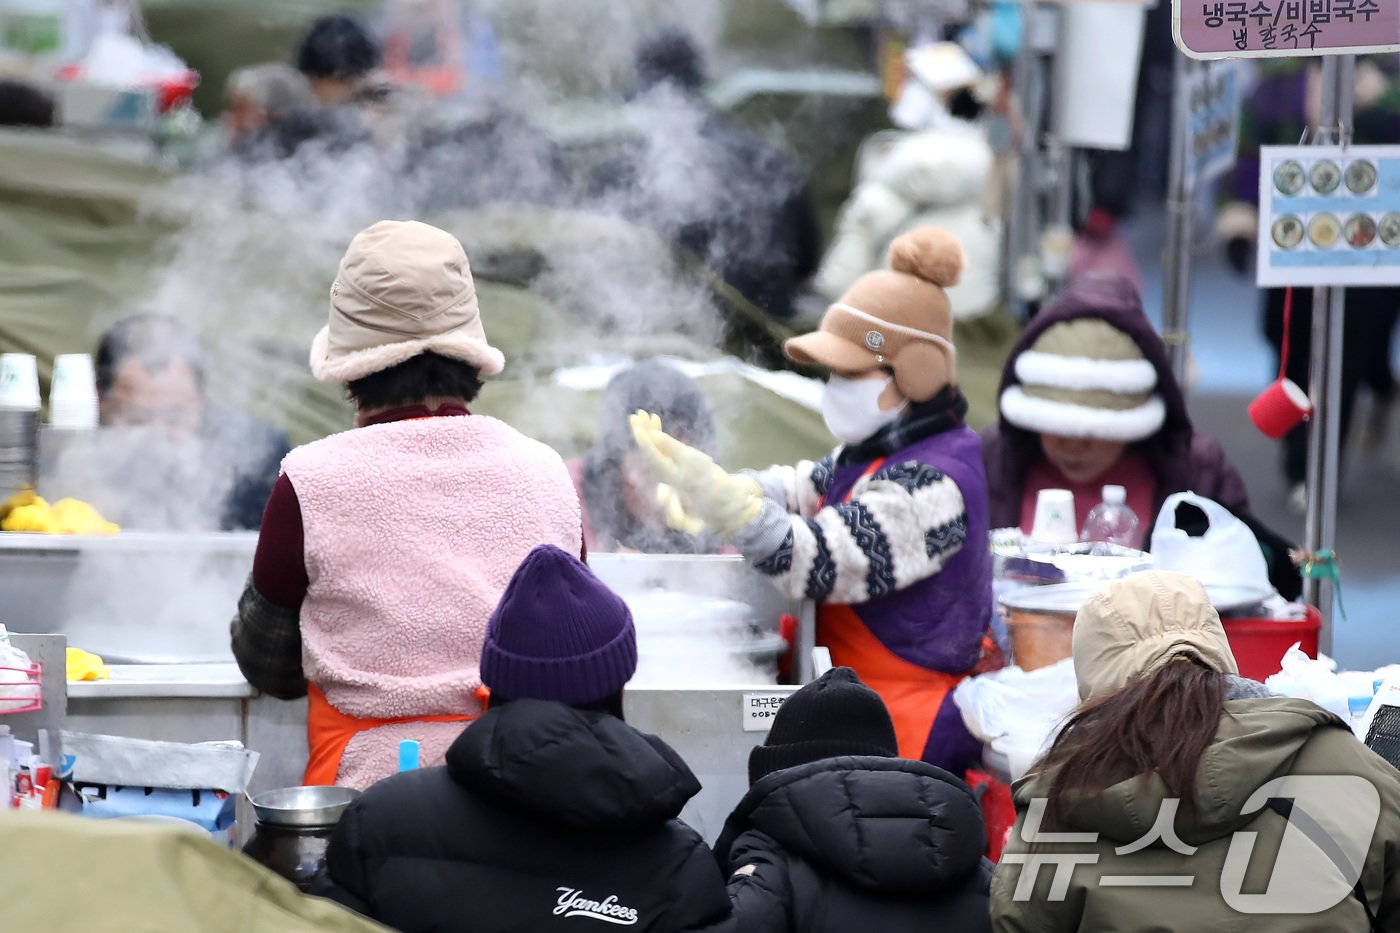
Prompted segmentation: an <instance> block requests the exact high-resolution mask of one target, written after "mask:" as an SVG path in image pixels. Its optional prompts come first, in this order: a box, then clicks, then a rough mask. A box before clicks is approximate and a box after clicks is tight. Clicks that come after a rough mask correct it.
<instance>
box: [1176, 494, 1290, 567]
mask: <svg viewBox="0 0 1400 933" xmlns="http://www.w3.org/2000/svg"><path fill="white" fill-rule="evenodd" d="M1182 503H1189V504H1190V505H1194V506H1195V507H1196V508H1198V509H1200V510H1201V511H1202V512H1204V513H1205V515H1206V521H1207V522H1208V523H1209V527H1208V528H1207V529H1206V533H1205V534H1204V535H1202V536H1200V537H1199V538H1196V537H1192V536H1191V535H1188V534H1187V533H1186V532H1184V531H1182V530H1181V529H1180V528H1178V527H1176V507H1177V506H1178V505H1181V504H1182ZM1152 557H1153V560H1154V562H1155V563H1156V567H1157V569H1158V570H1166V571H1170V572H1173V573H1184V574H1187V575H1189V576H1193V577H1195V578H1196V579H1197V580H1200V581H1201V582H1202V583H1204V584H1205V585H1206V586H1232V587H1234V586H1246V587H1262V588H1263V589H1265V590H1268V591H1272V590H1273V586H1272V585H1271V584H1270V583H1269V565H1268V563H1267V562H1266V561H1265V560H1264V552H1263V551H1261V550H1260V549H1259V539H1258V538H1256V537H1255V536H1254V532H1252V531H1250V530H1249V526H1248V525H1246V524H1245V523H1244V522H1242V521H1240V520H1239V519H1238V518H1236V517H1235V516H1234V515H1233V514H1232V513H1231V512H1230V510H1229V509H1227V508H1225V506H1223V505H1221V504H1220V503H1219V502H1216V501H1215V500H1213V499H1207V498H1206V497H1205V496H1198V495H1196V494H1195V493H1194V492H1179V493H1176V494H1175V495H1172V496H1168V497H1167V501H1166V502H1164V503H1162V511H1160V512H1158V513H1157V524H1156V526H1155V527H1154V528H1153V529H1152Z"/></svg>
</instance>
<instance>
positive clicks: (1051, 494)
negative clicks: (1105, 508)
mask: <svg viewBox="0 0 1400 933" xmlns="http://www.w3.org/2000/svg"><path fill="white" fill-rule="evenodd" d="M1077 526H1078V522H1077V521H1076V519H1075V514H1074V493H1072V492H1070V491H1069V490H1068V489H1042V490H1040V492H1039V493H1037V494H1036V498H1035V526H1034V527H1033V528H1032V529H1031V540H1032V541H1034V542H1035V543H1037V544H1075V543H1077V542H1078V541H1079V528H1078V527H1077Z"/></svg>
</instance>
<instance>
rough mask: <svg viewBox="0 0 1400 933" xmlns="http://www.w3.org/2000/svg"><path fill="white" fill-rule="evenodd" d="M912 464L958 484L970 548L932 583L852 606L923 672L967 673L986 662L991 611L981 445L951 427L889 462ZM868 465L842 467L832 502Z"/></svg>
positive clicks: (898, 653) (894, 649) (834, 479)
mask: <svg viewBox="0 0 1400 933" xmlns="http://www.w3.org/2000/svg"><path fill="white" fill-rule="evenodd" d="M911 460H912V461H916V462H918V463H924V464H927V465H929V466H931V467H933V468H934V469H937V470H941V471H942V472H943V473H944V474H945V475H947V476H949V477H951V478H952V480H953V482H955V483H957V484H958V489H960V490H961V491H962V494H963V500H964V502H965V503H966V508H967V539H966V543H965V544H963V547H962V549H961V550H960V551H958V553H957V554H955V555H953V559H952V560H950V561H948V563H947V564H945V565H944V566H943V569H942V570H941V571H940V572H938V573H936V574H934V575H933V576H931V577H929V578H928V579H926V580H921V581H919V582H918V583H915V584H914V585H913V586H910V587H908V588H906V589H903V590H899V591H897V592H894V593H890V594H889V595H888V596H882V597H880V598H878V599H873V600H871V601H870V602H867V603H861V604H860V605H858V606H853V607H851V608H853V609H854V610H855V612H856V615H858V616H859V617H860V619H861V621H862V622H864V623H865V625H866V627H867V628H869V629H870V631H871V633H872V634H873V635H874V636H875V637H876V638H878V639H879V640H880V643H881V644H882V645H884V646H885V647H886V648H887V649H889V650H890V651H891V652H892V653H893V654H895V655H896V656H898V657H900V658H903V659H904V660H906V661H908V662H910V663H911V664H917V665H919V666H920V667H925V668H929V669H931V670H935V671H942V672H944V673H946V674H962V673H965V672H966V671H968V670H970V669H971V668H972V667H973V666H974V665H975V664H976V663H977V661H978V658H979V657H981V650H982V634H983V633H984V632H985V631H986V630H987V623H988V621H989V620H990V618H991V612H992V555H991V549H990V548H989V546H988V544H987V532H988V527H987V475H986V472H985V469H984V467H983V463H982V442H981V440H980V439H979V438H978V437H977V433H976V432H975V431H973V430H972V429H971V428H968V427H961V428H954V429H953V430H951V431H944V432H943V433H941V434H935V435H933V436H932V437H926V438H924V439H923V440H921V441H918V442H916V443H914V444H911V445H910V446H908V447H906V448H904V449H903V450H901V451H899V452H898V453H896V454H893V455H891V456H890V457H889V459H888V465H890V466H894V465H896V464H900V463H908V462H909V461H911ZM869 468H870V464H869V463H856V464H848V465H845V466H839V467H837V468H836V471H835V474H834V475H833V476H832V479H831V488H830V490H829V491H828V492H827V501H828V502H831V503H837V502H844V501H845V500H846V497H847V496H848V495H850V492H851V488H852V487H853V486H855V484H856V483H857V482H858V481H859V480H860V478H861V477H862V476H864V475H865V472H866V471H867V470H868V469H869Z"/></svg>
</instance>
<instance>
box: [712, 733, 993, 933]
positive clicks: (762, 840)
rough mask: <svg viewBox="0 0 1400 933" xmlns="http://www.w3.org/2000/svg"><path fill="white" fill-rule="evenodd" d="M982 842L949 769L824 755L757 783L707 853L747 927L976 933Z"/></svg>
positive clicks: (985, 865) (981, 915) (808, 932)
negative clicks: (715, 859) (721, 868)
mask: <svg viewBox="0 0 1400 933" xmlns="http://www.w3.org/2000/svg"><path fill="white" fill-rule="evenodd" d="M985 849H986V830H985V829H984V828H983V825H982V811H981V809H980V808H979V807H978V805H977V802H976V801H975V800H974V799H973V797H972V793H971V792H970V791H969V790H968V789H967V786H966V785H965V784H963V783H962V782H961V781H959V780H958V779H957V778H955V777H953V775H951V774H949V773H948V772H947V771H944V770H942V769H940V768H935V767H933V766H932V765H927V764H924V763H923V762H921V761H907V760H904V759H901V758H829V759H826V760H824V761H818V762H813V763H812V764H807V765H802V766H801V767H797V768H789V769H787V770H785V771H775V772H774V773H772V774H770V775H768V776H767V777H765V778H763V779H762V780H760V781H759V782H758V783H757V784H755V785H754V786H753V787H752V788H751V789H750V790H749V793H748V795H747V796H745V797H744V799H743V801H741V802H740V804H739V806H738V808H737V809H736V810H735V811H734V813H733V814H731V815H730V817H729V821H728V822H727V823H726V824H725V827H724V832H723V833H721V834H720V838H719V842H718V843H716V845H715V854H716V856H717V857H718V858H719V860H720V864H721V865H722V866H724V868H725V870H726V871H727V872H729V873H730V879H729V896H730V898H732V899H733V901H734V914H735V917H736V918H737V920H738V921H739V928H740V929H741V930H743V931H745V933H749V931H756V933H820V931H826V930H830V931H833V933H835V931H840V933H847V931H851V930H878V931H880V933H901V931H904V930H909V931H918V933H930V931H934V930H937V931H940V933H968V931H971V933H980V931H984V930H990V929H991V920H990V915H989V905H988V897H987V892H988V888H989V885H990V883H991V877H992V868H991V863H990V862H988V861H987V860H986V859H985V858H983V857H982V852H983V851H984V850H985Z"/></svg>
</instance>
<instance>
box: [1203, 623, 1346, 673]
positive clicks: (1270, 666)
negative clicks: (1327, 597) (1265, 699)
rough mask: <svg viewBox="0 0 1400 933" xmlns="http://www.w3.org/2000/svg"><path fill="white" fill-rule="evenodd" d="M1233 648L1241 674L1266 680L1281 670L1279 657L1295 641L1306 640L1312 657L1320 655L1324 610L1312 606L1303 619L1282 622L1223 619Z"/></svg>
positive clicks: (1304, 648) (1308, 653)
mask: <svg viewBox="0 0 1400 933" xmlns="http://www.w3.org/2000/svg"><path fill="white" fill-rule="evenodd" d="M1221 621H1222V622H1223V623H1224V625H1225V635H1226V636H1227V637H1228V638H1229V639H1230V650H1231V651H1233V652H1234V653H1235V662H1236V663H1237V664H1239V666H1240V675H1241V676H1243V677H1248V678H1250V679H1251V680H1263V679H1264V678H1266V677H1271V676H1273V675H1274V674H1277V673H1278V672H1279V659H1281V658H1282V657H1283V654H1284V652H1286V651H1287V650H1288V649H1289V648H1290V647H1292V645H1293V643H1294V642H1302V644H1303V651H1304V653H1306V654H1307V656H1308V657H1310V658H1315V657H1317V633H1318V631H1319V630H1320V629H1321V628H1322V613H1320V612H1318V611H1317V608H1316V607H1314V606H1309V607H1308V617H1307V618H1306V619H1303V620H1302V621H1300V622H1279V621H1277V620H1275V619H1223V620H1221Z"/></svg>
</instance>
